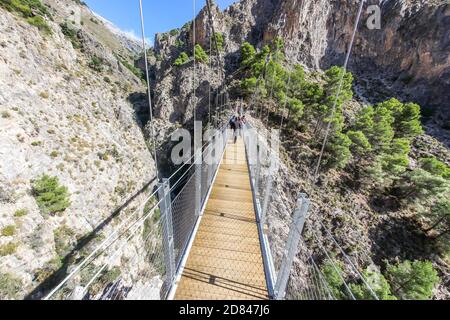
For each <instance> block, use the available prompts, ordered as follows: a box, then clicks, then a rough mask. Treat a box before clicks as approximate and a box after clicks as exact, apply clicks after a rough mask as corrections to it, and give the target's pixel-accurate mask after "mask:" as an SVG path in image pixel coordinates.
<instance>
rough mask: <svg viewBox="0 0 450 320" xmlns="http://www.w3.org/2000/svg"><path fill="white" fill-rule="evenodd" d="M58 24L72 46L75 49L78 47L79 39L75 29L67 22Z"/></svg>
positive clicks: (79, 45)
mask: <svg viewBox="0 0 450 320" xmlns="http://www.w3.org/2000/svg"><path fill="white" fill-rule="evenodd" d="M59 26H60V27H61V32H62V33H63V34H64V36H65V37H66V38H67V39H68V40H69V41H70V42H71V43H72V46H73V47H74V48H75V49H80V48H81V42H80V39H78V34H77V31H76V30H75V29H73V28H71V26H70V25H68V24H67V22H64V23H61V24H60V25H59Z"/></svg>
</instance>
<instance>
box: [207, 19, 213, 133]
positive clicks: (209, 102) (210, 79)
mask: <svg viewBox="0 0 450 320" xmlns="http://www.w3.org/2000/svg"><path fill="white" fill-rule="evenodd" d="M209 32H210V35H209V55H210V56H211V41H212V40H211V36H212V35H211V33H212V27H211V26H210V31H209ZM208 74H209V89H208V116H209V125H211V81H212V59H211V57H210V58H209V71H208Z"/></svg>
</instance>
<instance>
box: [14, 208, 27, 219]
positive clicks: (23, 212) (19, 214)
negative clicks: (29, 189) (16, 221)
mask: <svg viewBox="0 0 450 320" xmlns="http://www.w3.org/2000/svg"><path fill="white" fill-rule="evenodd" d="M27 214H28V210H27V209H20V210H17V211H16V212H15V213H14V217H16V218H20V217H23V216H26V215H27Z"/></svg>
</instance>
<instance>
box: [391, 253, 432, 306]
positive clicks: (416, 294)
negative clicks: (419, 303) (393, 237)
mask: <svg viewBox="0 0 450 320" xmlns="http://www.w3.org/2000/svg"><path fill="white" fill-rule="evenodd" d="M386 278H387V279H388V281H389V283H390V284H391V287H392V291H393V293H394V294H395V296H396V297H398V298H399V299H403V300H428V299H431V298H432V295H433V290H434V288H435V287H436V285H437V284H438V283H439V276H438V274H437V272H436V270H435V269H434V268H433V265H432V263H431V262H430V261H414V262H411V261H408V260H406V261H403V262H402V263H398V264H396V265H388V266H387V271H386Z"/></svg>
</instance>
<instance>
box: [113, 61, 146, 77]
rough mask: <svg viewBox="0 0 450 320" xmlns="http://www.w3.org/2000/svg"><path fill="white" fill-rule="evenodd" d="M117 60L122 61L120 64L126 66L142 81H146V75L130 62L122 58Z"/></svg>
mask: <svg viewBox="0 0 450 320" xmlns="http://www.w3.org/2000/svg"><path fill="white" fill-rule="evenodd" d="M117 59H118V60H119V61H120V63H122V64H123V65H124V66H125V68H127V69H128V70H130V71H131V72H132V73H133V74H134V75H135V76H136V77H138V78H139V79H141V80H143V79H144V73H143V72H142V70H141V69H139V68H136V67H135V66H133V65H132V64H131V63H129V62H128V61H126V60H124V59H121V58H120V57H117Z"/></svg>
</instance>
